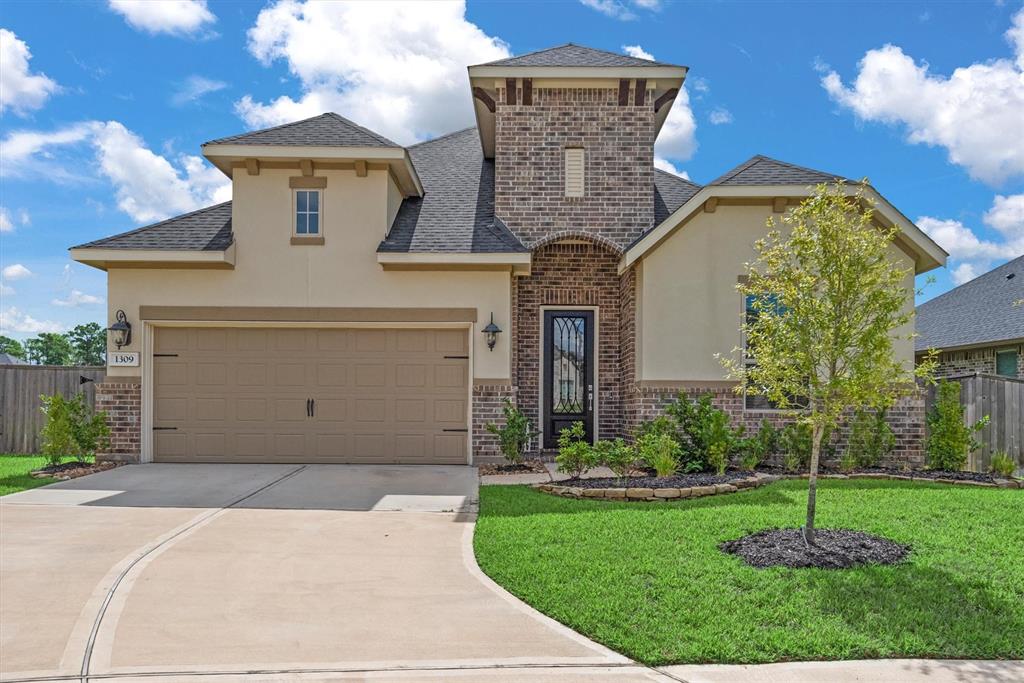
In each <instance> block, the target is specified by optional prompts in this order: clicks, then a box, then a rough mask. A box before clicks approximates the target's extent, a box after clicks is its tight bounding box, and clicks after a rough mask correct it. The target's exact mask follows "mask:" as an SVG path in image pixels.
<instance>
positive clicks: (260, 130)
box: [203, 111, 334, 145]
mask: <svg viewBox="0 0 1024 683" xmlns="http://www.w3.org/2000/svg"><path fill="white" fill-rule="evenodd" d="M332 113H334V112H326V111H325V112H323V113H321V114H317V115H316V116H310V117H307V118H304V119H299V120H298V121H289V122H288V123H280V124H278V125H276V126H269V127H267V128H258V129H256V130H250V131H248V132H245V133H236V134H234V135H225V136H224V137H220V138H215V139H213V140H208V141H206V142H204V143H203V145H214V144H217V143H220V142H223V141H224V140H234V139H236V138H240V137H244V136H246V135H255V134H257V133H266V132H268V131H272V130H281V129H282V128H291V127H292V126H297V125H299V124H300V123H307V122H309V121H313V120H315V119H322V118H323V117H325V116H327V115H328V114H332Z"/></svg>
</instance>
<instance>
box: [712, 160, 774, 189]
mask: <svg viewBox="0 0 1024 683" xmlns="http://www.w3.org/2000/svg"><path fill="white" fill-rule="evenodd" d="M767 158H768V157H766V156H763V155H761V154H755V155H754V156H752V157H750V158H749V159H747V160H746V161H744V162H743V163H741V164H740V165H739V166H735V167H733V168H732V169H730V170H728V171H726V172H725V173H723V174H722V175H720V176H718V177H717V178H715V179H714V180H712V181H711V182H710V183H708V185H718V184H720V183H724V182H725V181H726V180H731V179H732V178H735V177H736V176H738V175H739V174H740V173H742V172H743V171H746V170H747V169H748V168H750V167H751V166H753V165H754V164H756V163H757V162H759V161H761V160H762V159H767Z"/></svg>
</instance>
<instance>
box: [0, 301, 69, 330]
mask: <svg viewBox="0 0 1024 683" xmlns="http://www.w3.org/2000/svg"><path fill="white" fill-rule="evenodd" d="M63 331H64V326H63V325H61V324H60V323H59V322H56V321H54V320H36V319H35V318H33V317H32V316H30V315H28V314H27V313H23V312H22V311H21V310H19V309H17V308H15V307H14V306H10V307H9V308H7V309H5V310H3V311H0V334H10V333H12V332H14V333H19V334H39V333H40V332H63Z"/></svg>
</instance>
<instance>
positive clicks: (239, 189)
mask: <svg viewBox="0 0 1024 683" xmlns="http://www.w3.org/2000/svg"><path fill="white" fill-rule="evenodd" d="M298 175H299V173H298V171H297V170H269V169H264V170H262V171H261V173H260V175H258V176H250V175H248V174H246V173H245V172H244V171H242V172H239V173H237V174H236V176H235V181H234V202H233V215H232V224H233V229H234V233H235V242H236V262H235V268H234V270H195V269H192V270H186V269H181V270H169V269H111V270H110V271H109V273H108V278H107V280H108V295H109V296H108V301H109V309H110V319H111V320H112V319H113V313H114V311H116V310H117V309H119V308H123V309H124V311H125V312H126V313H127V315H128V319H129V321H130V322H132V324H133V325H134V326H135V327H134V332H133V340H132V345H131V347H130V348H127V349H125V350H129V351H142V349H143V333H144V331H143V325H142V324H140V316H139V307H140V306H146V305H162V306H310V307H316V306H324V307H471V308H476V309H477V318H478V320H479V321H483V320H487V319H489V317H490V314H491V312H492V311H493V312H494V320H495V322H496V323H497V324H498V325H499V326H501V327H502V328H503V329H506V330H508V329H509V328H510V314H509V306H510V287H511V279H510V275H509V273H507V272H500V271H491V272H470V271H448V272H430V271H385V270H383V269H382V268H381V266H380V265H379V264H378V263H377V261H376V250H377V245H378V244H379V243H380V240H381V239H383V237H384V234H385V232H386V228H387V225H388V223H387V219H388V216H389V215H392V212H393V211H394V210H395V209H396V208H397V205H396V203H395V192H394V189H391V190H389V180H388V176H387V173H386V172H385V171H370V172H369V173H368V175H367V176H366V177H364V178H359V177H357V176H356V174H355V171H323V172H321V171H318V172H317V173H316V175H318V176H319V175H323V176H326V177H327V178H328V181H327V189H326V191H325V198H324V207H323V236H324V239H325V244H324V245H322V246H298V245H296V246H293V245H291V244H290V239H291V230H292V222H291V221H292V218H291V211H292V190H291V189H290V188H289V186H288V178H289V177H294V176H298ZM480 327H482V323H478V324H476V325H475V326H474V334H473V335H472V338H473V342H474V349H473V351H474V354H473V355H474V361H473V362H474V368H473V369H474V377H478V378H508V377H510V370H509V348H510V343H509V336H510V335H508V334H504V335H499V337H498V344H497V347H496V348H495V349H494V351H489V350H488V349H487V345H486V343H485V341H484V339H483V335H482V334H479V333H478V332H477V331H476V330H478V329H479V328H480ZM110 374H111V375H114V376H130V375H139V374H140V368H110Z"/></svg>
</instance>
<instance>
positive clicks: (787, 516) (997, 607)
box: [474, 480, 1024, 664]
mask: <svg viewBox="0 0 1024 683" xmlns="http://www.w3.org/2000/svg"><path fill="white" fill-rule="evenodd" d="M806 490H807V484H806V482H801V481H784V482H778V483H776V484H772V485H770V486H766V487H763V488H760V489H756V490H752V491H745V492H741V493H737V494H732V495H724V496H714V497H708V498H701V499H695V500H692V501H677V502H674V503H632V504H628V503H603V502H597V501H586V500H571V499H566V498H558V497H555V496H551V495H548V494H544V493H540V492H537V491H534V490H532V489H529V488H527V487H522V486H484V487H482V489H481V491H480V507H481V512H480V519H479V522H478V524H477V528H476V536H475V539H474V547H475V549H476V556H477V560H478V561H479V563H480V566H481V567H482V568H483V570H484V571H485V572H486V573H487V574H488V575H489V576H491V577H492V578H493V579H494V580H495V581H497V582H498V583H500V584H501V585H502V586H504V587H505V588H507V589H508V590H509V591H511V592H512V593H514V594H515V595H517V596H519V597H520V598H522V599H523V600H525V601H526V602H528V603H529V604H531V605H533V606H534V607H536V608H537V609H539V610H540V611H542V612H544V613H545V614H548V615H550V616H551V617H553V618H555V619H557V620H558V621H560V622H562V623H564V624H567V625H568V626H570V627H572V628H574V629H576V630H577V631H579V632H581V633H584V634H586V635H587V636H589V637H591V638H593V639H594V640H597V641H599V642H601V643H603V644H605V645H607V646H608V647H611V648H612V649H614V650H617V651H619V652H621V653H623V654H625V655H627V656H629V657H632V658H634V659H637V660H639V661H641V662H645V663H647V664H669V663H691V662H693V663H696V662H743V663H746V662H772V661H782V660H812V659H858V658H877V657H902V656H907V657H956V658H983V659H990V658H992V659H995V658H1012V659H1019V658H1022V657H1024V491H1020V490H1002V489H982V488H968V487H952V486H944V485H941V484H918V483H911V482H895V481H868V480H863V481H829V480H826V481H824V482H822V483H821V484H820V486H819V494H818V526H819V527H848V528H855V529H862V530H865V531H869V532H872V533H875V534H881V535H884V536H887V537H889V538H892V539H894V540H896V541H899V542H901V543H907V544H910V545H911V546H912V551H911V555H910V557H909V559H908V561H907V562H905V563H904V564H901V565H896V566H889V567H881V566H871V567H861V568H858V569H852V570H841V571H836V570H830V571H829V570H819V569H784V568H775V569H760V570H759V569H754V568H752V567H748V566H747V565H745V564H743V563H742V561H741V560H739V559H738V558H736V557H734V556H731V555H726V554H724V553H722V552H721V551H719V550H718V548H717V545H718V543H720V542H721V541H724V540H729V539H733V538H737V537H739V536H742V535H744V534H747V533H750V532H753V531H757V530H759V529H764V528H767V527H796V526H799V525H800V524H801V523H802V521H803V515H804V509H805V505H806V500H807V493H806Z"/></svg>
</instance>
